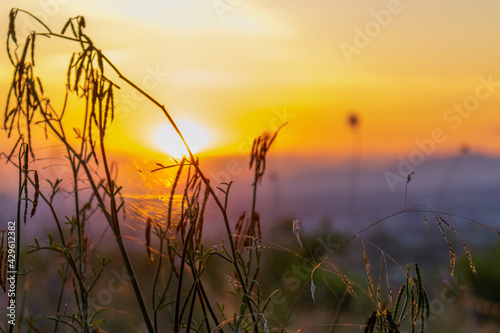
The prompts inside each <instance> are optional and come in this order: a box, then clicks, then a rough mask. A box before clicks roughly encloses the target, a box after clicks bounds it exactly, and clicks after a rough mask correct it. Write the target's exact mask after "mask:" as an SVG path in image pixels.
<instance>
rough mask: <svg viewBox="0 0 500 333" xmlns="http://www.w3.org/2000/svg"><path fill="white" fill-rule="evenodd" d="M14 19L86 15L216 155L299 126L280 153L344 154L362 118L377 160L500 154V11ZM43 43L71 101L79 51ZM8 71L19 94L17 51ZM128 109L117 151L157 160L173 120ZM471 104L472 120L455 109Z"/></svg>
mask: <svg viewBox="0 0 500 333" xmlns="http://www.w3.org/2000/svg"><path fill="white" fill-rule="evenodd" d="M12 6H16V7H19V8H23V9H26V10H28V11H31V12H33V13H34V14H38V15H39V16H40V17H41V18H43V19H44V20H45V21H46V22H47V24H48V25H50V26H51V27H53V28H54V30H56V31H57V30H60V27H62V25H63V24H64V22H65V21H66V20H67V18H68V17H70V16H76V15H80V14H81V15H84V16H85V17H86V19H87V26H88V28H87V33H88V34H89V36H91V38H93V40H94V42H95V44H96V45H97V46H98V47H100V48H101V49H102V50H103V51H104V52H105V53H106V54H108V55H109V58H110V59H112V60H113V61H115V62H116V64H117V65H118V67H120V68H121V69H122V72H123V73H124V74H126V75H127V76H128V77H129V78H130V79H132V80H133V81H135V82H137V83H138V84H139V85H140V86H142V87H144V88H146V89H147V90H148V91H149V92H150V93H151V94H152V95H153V96H155V97H156V98H158V99H159V100H160V101H161V102H162V103H163V104H165V106H166V107H167V109H168V110H169V112H170V113H171V114H172V116H173V117H174V118H176V119H181V118H182V119H190V120H192V121H195V122H197V123H199V124H202V125H203V126H205V127H206V129H207V131H208V132H209V133H210V137H211V138H212V141H211V143H210V145H209V146H208V147H206V150H207V151H208V152H218V153H221V152H224V153H239V150H244V149H245V148H247V149H249V147H248V146H249V144H248V142H249V140H250V138H252V137H254V136H256V135H258V134H260V133H261V132H262V131H264V130H274V129H276V128H277V127H278V126H279V125H280V124H281V122H283V121H289V125H288V126H287V127H286V128H285V129H284V130H283V132H282V133H281V135H280V138H279V140H278V142H277V143H276V148H275V149H276V150H277V152H282V153H299V154H312V155H315V154H325V153H326V154H344V153H346V152H349V151H350V148H351V133H350V131H349V128H348V126H347V122H346V117H347V114H348V113H349V111H350V110H356V111H357V112H358V114H359V115H360V117H361V127H360V130H359V133H358V135H359V136H360V137H361V141H362V146H363V152H364V154H366V155H397V154H406V153H407V152H409V151H411V150H412V149H415V145H416V143H415V140H419V141H422V140H424V141H425V140H427V139H432V132H433V130H435V129H436V128H441V129H443V131H444V134H443V135H444V136H445V137H446V139H445V140H443V142H439V143H437V144H436V147H437V148H436V149H437V150H436V151H438V152H440V153H448V152H450V151H455V150H457V148H458V146H459V145H460V144H461V143H462V142H467V143H468V144H469V145H470V146H471V147H472V149H473V150H475V151H481V152H486V153H490V154H496V153H498V149H497V148H496V147H497V144H496V142H497V140H498V139H499V137H498V136H499V134H500V127H499V124H500V116H499V115H498V111H497V110H498V108H499V107H500V89H499V88H500V85H496V83H495V82H497V81H498V82H500V70H499V68H500V66H499V65H500V61H499V55H500V34H499V33H498V31H500V21H499V20H498V13H499V12H500V3H499V2H496V1H487V0H480V1H464V0H455V1H451V0H446V1H439V2H436V1H430V0H420V1H409V0H407V1H394V0H388V1H352V0H350V1H347V0H342V1H326V0H321V1H310V2H303V1H290V0H286V1H285V0H274V1H263V0H239V1H237V0H232V1H229V0H208V1H191V0H189V1H188V0H182V1H181V0H175V1H141V2H138V1H78V0H39V1H12V0H8V1H3V2H2V4H0V10H1V12H2V13H3V14H2V16H1V17H2V20H1V21H0V22H1V23H2V25H1V26H2V27H3V29H4V31H5V30H6V28H7V17H8V15H7V14H8V11H9V9H10V7H12ZM24 24H25V26H23V27H20V29H21V30H23V29H24V30H26V31H28V30H31V28H32V25H30V23H29V21H25V22H24ZM5 35H6V34H5V33H4V34H2V36H4V37H2V40H3V42H2V45H4V44H5V43H4V41H5V40H4V39H5ZM37 42H38V46H37V48H38V50H39V54H38V56H39V57H42V59H41V60H40V62H39V63H38V64H37V67H38V70H40V76H42V79H43V80H44V82H46V85H47V86H49V88H48V89H49V90H51V91H52V92H53V94H55V95H56V96H61V93H62V92H63V89H64V87H63V85H62V84H63V82H64V70H65V68H66V64H67V59H69V58H68V56H69V54H70V53H69V52H71V51H70V50H71V47H70V46H69V45H68V44H67V43H61V42H57V41H42V40H38V41H37ZM44 66H45V67H44ZM0 69H1V71H0V73H1V74H0V88H1V91H3V92H6V89H7V86H8V84H9V80H10V75H11V72H12V69H11V68H10V64H9V62H8V61H7V57H6V54H5V52H2V53H1V55H0ZM58 73H59V74H58ZM44 75H45V76H44ZM58 75H60V76H58ZM488 81H489V82H490V83H489V84H488V83H487V84H486V85H485V83H484V82H488ZM122 86H123V85H122ZM478 87H479V88H478ZM478 90H479V93H480V97H481V98H478V97H477V96H476V93H477V91H478ZM486 95H487V96H486ZM483 97H484V98H483ZM118 100H119V102H120V103H119V105H118V107H119V108H118V110H117V122H116V124H115V129H114V130H113V133H111V134H110V136H109V137H110V139H109V140H110V141H109V145H110V146H113V147H114V148H121V149H125V150H130V149H132V148H133V147H136V148H141V147H151V146H152V145H153V144H154V132H155V131H156V130H157V128H158V127H160V126H161V124H162V123H164V122H165V119H164V116H163V115H162V114H161V112H160V111H159V110H157V109H155V107H153V106H152V105H150V104H149V103H148V102H147V101H145V100H144V99H143V98H140V97H139V96H138V95H137V94H135V93H133V92H132V90H130V89H128V88H124V89H123V91H122V96H121V97H118ZM476 102H477V103H476ZM4 103H5V99H4V98H3V99H2V101H1V102H0V105H1V106H2V109H3V105H4ZM464 103H472V104H468V105H465V106H467V108H468V110H469V109H470V111H467V110H465V111H462V113H459V112H458V111H456V110H455V111H454V110H453V108H454V105H455V104H458V105H459V106H460V105H462V104H464ZM465 106H463V107H465ZM450 109H451V110H450ZM449 110H450V111H449ZM3 137H4V136H2V138H3ZM3 146H4V145H2V147H3Z"/></svg>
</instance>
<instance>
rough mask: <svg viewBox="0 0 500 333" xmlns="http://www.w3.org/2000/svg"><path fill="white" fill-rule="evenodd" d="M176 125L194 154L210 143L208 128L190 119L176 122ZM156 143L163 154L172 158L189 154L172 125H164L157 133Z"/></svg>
mask: <svg viewBox="0 0 500 333" xmlns="http://www.w3.org/2000/svg"><path fill="white" fill-rule="evenodd" d="M176 124H177V126H178V127H179V129H180V130H181V133H182V134H183V135H184V139H185V140H186V142H187V143H188V145H189V148H190V149H191V152H192V153H197V152H199V151H200V150H201V149H203V148H205V147H206V146H207V145H208V143H209V142H210V139H211V138H210V134H209V132H208V130H207V129H206V128H204V127H203V126H201V125H199V124H197V123H195V122H193V121H192V120H189V119H179V120H176ZM154 142H155V145H156V147H158V148H159V149H160V150H162V151H163V152H165V153H167V154H168V155H170V156H172V157H182V156H183V155H187V154H188V152H187V150H186V147H185V146H184V143H183V142H182V140H181V139H180V138H179V136H178V135H177V133H176V132H175V130H174V129H173V128H172V125H170V124H169V123H166V124H163V125H161V126H160V127H158V129H157V130H156V132H155V136H154Z"/></svg>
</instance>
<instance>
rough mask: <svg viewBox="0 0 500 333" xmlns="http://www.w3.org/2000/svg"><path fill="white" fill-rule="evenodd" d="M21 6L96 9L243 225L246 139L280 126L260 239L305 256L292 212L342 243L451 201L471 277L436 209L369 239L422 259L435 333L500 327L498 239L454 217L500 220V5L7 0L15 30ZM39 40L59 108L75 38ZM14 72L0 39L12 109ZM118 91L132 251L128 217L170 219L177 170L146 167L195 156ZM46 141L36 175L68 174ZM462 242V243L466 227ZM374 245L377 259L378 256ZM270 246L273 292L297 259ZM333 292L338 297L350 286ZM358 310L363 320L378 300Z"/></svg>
mask: <svg viewBox="0 0 500 333" xmlns="http://www.w3.org/2000/svg"><path fill="white" fill-rule="evenodd" d="M13 6H15V7H18V8H21V9H25V10H27V11H29V12H31V13H33V14H34V15H36V16H38V17H39V18H40V19H41V20H43V21H44V22H45V23H46V24H47V25H48V26H50V27H51V28H53V30H54V31H58V30H60V29H61V28H62V26H63V25H64V23H65V22H66V20H67V19H68V18H69V17H74V16H76V15H83V16H85V19H86V23H87V27H86V33H87V34H88V35H89V36H90V37H91V38H92V39H93V41H94V43H95V44H96V45H97V47H99V48H101V49H102V50H103V52H104V53H105V54H106V55H107V56H108V58H109V59H110V60H111V61H113V62H114V63H115V64H116V65H117V66H118V67H119V68H120V70H121V71H122V73H123V74H124V75H125V76H127V77H128V78H129V79H131V80H132V81H134V82H136V83H137V84H138V85H139V86H140V87H142V88H144V89H145V90H146V91H148V92H149V93H150V94H151V95H152V96H154V97H155V98H157V99H158V100H160V101H161V102H162V103H163V104H164V105H165V106H166V108H167V110H168V111H169V112H170V114H171V115H172V117H173V118H174V119H175V120H176V121H177V122H178V124H179V127H180V129H181V131H183V133H184V134H185V136H186V139H187V141H188V143H189V144H190V145H191V147H192V148H193V150H194V151H195V153H197V155H199V156H200V160H201V165H202V168H203V169H204V170H205V171H206V174H207V176H208V177H209V178H210V179H211V181H212V182H215V183H221V182H228V181H230V180H233V181H234V187H233V189H232V197H231V204H232V205H231V210H230V214H231V215H230V217H231V219H232V221H234V222H236V220H237V218H238V216H239V215H240V214H241V212H242V211H243V210H249V209H250V204H251V186H250V185H251V182H252V174H251V172H250V171H249V168H248V161H249V155H250V150H251V147H252V141H253V139H254V138H255V137H257V136H259V135H261V134H263V133H267V134H271V133H274V132H275V131H276V130H277V129H278V128H280V126H281V125H283V124H285V123H287V124H286V125H285V126H284V127H283V128H282V129H281V130H280V132H279V134H278V137H277V139H276V141H275V142H274V143H273V146H272V148H271V151H270V153H269V157H268V164H267V170H266V175H265V178H264V180H263V181H262V184H261V188H260V190H259V191H260V192H259V200H258V201H257V210H258V211H259V212H260V214H261V220H262V223H263V229H264V234H263V238H264V239H268V240H271V239H272V240H273V242H277V243H280V244H283V245H284V246H290V247H295V251H299V248H297V243H296V239H295V236H294V235H293V233H292V224H291V223H292V221H293V220H295V219H297V220H299V221H300V222H301V224H302V227H303V228H304V235H307V237H308V239H309V242H311V244H315V245H312V246H313V248H318V247H319V248H323V249H325V251H327V252H328V248H329V247H330V246H333V247H335V245H332V244H338V243H339V242H342V241H343V240H344V239H346V238H348V237H350V236H351V235H353V234H355V233H357V232H359V231H360V230H362V229H363V228H365V227H367V226H369V225H370V224H372V223H374V222H376V221H378V220H379V219H382V218H384V217H386V216H389V215H391V214H393V213H397V212H399V211H401V210H404V209H406V208H410V207H411V208H412V209H415V210H418V209H427V210H434V211H438V212H446V213H453V214H456V216H457V217H456V218H454V221H453V223H454V224H453V225H454V226H455V227H456V228H457V230H459V231H460V232H461V234H463V235H464V238H465V241H466V242H467V245H468V246H469V247H470V248H471V251H472V253H473V257H475V258H477V261H476V265H477V268H478V271H479V277H478V278H477V279H475V278H472V277H471V274H470V272H469V270H468V268H467V267H468V264H467V260H466V259H464V258H462V257H463V251H460V252H459V251H458V250H457V256H459V258H458V259H457V261H458V262H459V264H458V266H459V267H460V269H458V271H459V272H457V276H456V277H455V279H452V277H451V276H450V273H449V267H448V266H449V263H448V262H449V258H448V256H449V253H448V245H447V244H446V243H445V242H444V241H443V237H442V236H441V234H440V232H439V229H438V228H437V227H436V225H435V223H434V219H435V217H434V215H433V214H427V216H426V218H427V219H428V222H429V225H430V226H426V223H425V222H424V221H423V217H422V213H421V212H413V213H406V214H400V215H397V216H395V217H394V218H390V219H388V220H387V221H384V222H383V223H380V224H377V225H376V226H374V227H373V228H370V229H369V230H368V231H366V232H365V233H363V234H361V236H363V237H365V239H367V240H369V241H370V242H371V243H373V244H376V245H377V246H379V247H381V248H383V250H384V251H386V252H387V253H388V254H390V255H391V256H394V258H395V259H397V261H398V262H401V264H402V265H404V264H406V263H412V262H415V261H417V262H419V264H420V267H421V269H422V271H423V272H425V275H426V277H427V283H428V285H427V286H426V288H428V289H429V293H430V294H432V296H431V297H430V298H431V300H433V301H434V303H433V304H434V305H433V306H434V310H433V313H432V314H433V316H434V317H433V318H434V319H433V321H432V322H431V323H430V325H434V324H436V323H439V325H438V326H437V327H439V328H434V329H432V326H431V328H430V331H436V332H437V331H447V330H452V329H453V330H454V331H457V332H458V331H461V332H470V331H475V332H482V331H484V332H493V331H495V329H496V328H497V327H498V325H499V323H500V321H499V320H500V305H499V304H500V292H499V291H498V285H499V283H500V269H499V268H498V267H497V265H496V264H495V265H492V263H498V260H499V259H500V258H499V251H500V247H499V245H498V234H495V233H494V232H491V231H488V230H486V229H485V228H483V227H481V226H479V225H478V224H477V223H474V222H471V221H470V220H467V219H463V218H460V217H458V216H463V217H466V218H468V219H471V220H474V221H478V222H480V223H483V224H486V225H490V226H493V227H494V228H496V229H497V230H498V229H499V228H500V221H499V218H500V205H499V204H498V199H499V198H500V170H499V166H500V150H499V149H498V142H499V140H500V116H499V114H498V109H499V107H500V66H499V63H498V57H499V55H500V34H498V33H497V31H500V21H499V20H498V12H499V11H500V3H496V2H492V1H487V0H479V1H466V0H458V1H457V0H455V1H451V0H444V1H439V2H437V3H436V2H434V1H430V0H422V1H392V0H387V1H378V0H377V1H369V2H367V1H363V2H360V1H358V2H353V1H346V0H345V1H344V0H342V1H335V2H332V1H326V0H321V1H314V2H308V3H304V2H302V1H300V2H299V1H283V0H277V1H272V3H269V2H265V1H262V0H240V1H228V0H209V1H204V2H199V1H192V0H187V1H179V0H173V1H171V0H169V1H149V2H133V1H106V2H103V1H92V0H91V1H85V2H84V3H82V2H77V1H74V0H40V1H25V0H20V1H10V0H9V1H3V2H2V3H1V4H0V12H1V13H2V15H1V17H2V19H1V20H0V23H1V26H2V28H3V30H4V31H5V32H6V31H7V27H8V12H9V10H10V8H11V7H13ZM18 23H19V26H18V27H17V32H18V34H19V35H20V36H23V35H24V36H26V34H28V33H29V32H30V31H32V30H40V29H43V28H42V27H41V26H40V25H39V24H37V23H34V22H33V20H30V19H28V18H27V17H20V18H19V20H18ZM5 36H6V34H4V35H3V37H2V40H3V41H4V42H5ZM20 39H21V40H22V38H20ZM3 45H4V44H3ZM36 48H37V53H38V54H37V63H36V67H35V69H36V70H37V75H38V76H40V77H41V78H42V80H43V82H44V88H45V90H46V91H47V93H46V94H47V95H49V96H52V97H51V99H52V102H53V103H54V105H56V106H57V105H59V106H62V103H63V100H62V97H63V96H64V92H65V87H64V82H65V75H66V68H67V64H68V61H69V57H70V54H71V52H74V51H76V50H77V49H76V47H75V45H71V43H68V42H65V41H61V40H52V39H51V40H49V39H44V38H41V37H40V38H38V39H37V45H36ZM12 73H13V67H12V66H11V64H10V61H9V60H8V57H7V54H6V52H1V53H0V92H2V93H3V94H4V96H3V97H2V98H1V99H0V107H1V108H2V110H3V109H4V107H5V101H6V94H7V91H8V88H9V85H10V83H11V76H12ZM117 82H118V81H117ZM118 84H119V83H118ZM121 87H122V89H121V91H120V94H119V95H117V96H116V100H117V104H116V107H117V109H116V115H115V121H114V123H113V125H112V126H111V127H110V129H109V132H108V133H109V134H107V144H108V148H109V149H110V150H111V152H112V155H113V160H114V161H115V162H116V164H117V165H118V170H119V171H118V172H119V178H118V179H119V180H120V181H121V183H122V185H124V197H125V199H126V202H127V204H126V205H127V206H126V207H127V210H128V214H129V216H128V219H127V221H126V222H125V223H126V224H127V225H128V226H129V227H130V228H128V229H127V232H128V233H129V235H130V238H131V241H130V246H131V247H132V248H134V246H137V247H138V249H140V251H142V248H141V247H139V245H137V243H138V242H139V243H140V241H139V239H140V238H141V237H142V231H141V233H140V235H137V234H136V232H135V230H136V229H137V228H143V227H144V221H145V220H146V219H147V217H148V216H154V217H156V218H159V219H160V218H162V216H164V215H163V214H165V213H164V212H165V211H164V209H162V204H165V202H166V200H167V197H166V196H167V195H168V193H169V192H170V190H169V189H170V188H169V186H170V185H171V184H172V174H170V173H169V172H164V173H154V174H152V173H151V170H153V169H155V168H156V163H162V164H168V163H169V161H171V157H174V158H179V157H180V156H182V154H185V151H183V149H182V145H181V144H180V143H179V142H178V141H176V138H175V135H174V134H173V132H172V131H171V129H170V127H169V126H168V123H167V120H166V119H165V117H164V116H163V114H162V113H161V112H160V111H159V110H158V109H157V108H156V107H155V106H153V105H152V104H151V103H149V101H147V100H146V99H145V98H144V97H142V96H140V95H138V94H137V93H136V92H134V91H132V89H130V88H128V87H126V86H125V84H123V85H121ZM73 102H74V103H75V105H77V101H76V99H75V100H74V101H73ZM78 108H79V107H78V106H75V111H74V113H75V116H74V117H75V123H76V122H77V116H76V114H77V111H78ZM70 121H71V120H70ZM0 135H1V141H0V151H2V152H6V153H7V154H8V153H9V152H10V149H12V147H13V145H14V143H15V139H12V138H10V139H9V138H7V135H6V133H5V131H2V133H1V134H0ZM35 144H36V149H37V152H38V153H39V154H40V155H39V156H43V157H44V158H45V159H43V158H40V160H39V161H36V162H35V163H38V165H39V166H40V167H42V177H45V178H50V177H53V178H54V177H58V178H64V177H65V175H66V176H68V174H66V172H68V171H69V170H68V169H67V168H66V166H65V165H64V163H63V160H64V158H63V157H64V153H63V150H62V147H61V146H59V145H58V144H56V143H55V142H54V141H53V140H52V139H51V138H50V137H49V138H48V139H47V140H40V141H37V142H36V143H35ZM47 161H48V162H47ZM59 162H60V163H59ZM49 165H50V168H49V167H48V166H49ZM1 168H2V169H1V173H0V183H1V184H2V186H1V188H0V208H1V209H0V220H1V221H2V222H1V223H2V224H1V225H2V226H3V225H4V224H6V222H7V221H8V220H13V219H14V218H15V216H16V215H15V214H16V211H15V207H16V205H15V202H16V196H17V188H18V184H17V180H16V179H17V178H16V175H17V171H16V170H15V169H14V168H12V167H11V166H10V165H7V164H2V166H1ZM410 172H414V174H412V176H411V182H409V183H408V174H409V173H410ZM209 208H210V207H209ZM213 208H214V207H212V209H209V210H208V211H207V215H208V216H209V217H210V219H207V220H210V221H214V223H213V224H211V225H210V226H209V227H208V228H207V231H206V233H205V236H206V237H207V242H209V243H214V244H217V242H220V239H221V238H223V237H224V234H223V231H222V224H220V223H217V221H219V220H220V216H218V215H217V212H216V211H215V209H213ZM42 212H43V208H42ZM40 216H43V213H41V215H40ZM38 219H39V221H41V222H37V224H33V225H35V226H36V227H35V226H32V227H30V228H31V229H29V231H27V233H28V235H32V236H37V235H39V234H43V232H42V231H45V230H50V229H51V228H52V226H51V224H50V223H49V222H50V221H48V222H47V223H44V221H43V217H38ZM103 229H104V227H102V228H101V229H100V228H99V227H97V228H96V230H94V232H95V233H96V235H98V234H99V232H103ZM107 232H108V235H110V234H109V230H108V231H107ZM38 237H40V236H38ZM96 237H97V236H96ZM134 240H136V241H134ZM27 242H28V241H27ZM134 244H135V245H134ZM322 244H323V245H322ZM324 244H327V245H324ZM456 245H457V249H460V247H461V240H460V239H458V241H457V243H456ZM360 246H361V243H360V242H357V243H356V242H354V243H353V246H352V248H350V249H346V250H344V252H345V253H344V256H343V258H340V259H339V261H340V262H341V263H343V264H344V266H343V267H342V268H343V269H345V270H346V271H347V272H350V273H351V274H352V275H354V276H361V278H360V279H361V280H362V277H363V274H364V264H363V256H362V248H360ZM371 250H373V252H372V254H373V256H374V258H377V256H379V255H380V253H378V254H377V250H376V249H375V248H372V249H371ZM140 251H139V250H138V252H140ZM271 252H272V251H271ZM142 255H144V253H142V252H140V254H137V256H138V258H141V256H142ZM277 256H278V254H276V258H278V257H277ZM269 258H270V259H269V265H270V267H280V268H279V270H278V271H276V270H275V271H274V272H272V269H271V268H269V270H270V271H269V272H268V273H266V274H268V275H269V281H268V284H269V288H273V286H274V288H284V289H285V290H286V288H287V283H289V282H290V281H289V280H290V279H289V278H288V277H287V271H288V270H287V267H288V268H289V267H294V266H293V264H291V263H288V262H287V261H285V260H281V259H276V258H275V257H274V252H272V254H271V255H269ZM273 258H274V259H275V260H274V261H273ZM33 260H36V259H33ZM139 260H140V259H139ZM354 261H356V262H357V263H359V264H360V265H358V264H352V263H353V262H354ZM276 262H280V263H281V264H282V266H276ZM287 265H288V266H287ZM339 265H340V263H339ZM374 265H375V264H374ZM340 266H342V265H340ZM375 266H376V265H375ZM118 267H119V266H118ZM117 269H119V268H117ZM264 271H265V270H264ZM271 273H273V274H274V275H273V274H271ZM293 274H295V275H297V274H298V273H297V274H296V273H293ZM42 275H43V274H42ZM299 275H300V274H299ZM365 278H366V277H365ZM399 278H401V276H400V277H399ZM397 279H398V278H395V280H396V281H398V280H397ZM395 285H398V283H395ZM288 287H289V288H291V289H293V288H292V287H291V286H290V285H288ZM336 288H338V290H339V291H338V293H339V295H342V292H341V291H340V290H341V289H342V286H341V285H340V286H337V287H336ZM443 295H444V296H443ZM117 297H118V296H117ZM287 301H289V302H290V301H291V299H288V300H287ZM324 301H325V302H326V304H327V305H326V306H323V307H319V309H316V310H315V311H316V312H315V313H320V312H323V311H324V312H325V313H321V314H322V315H324V316H326V317H328V316H329V315H331V313H333V312H334V310H331V311H330V310H327V309H330V307H329V306H330V305H331V308H332V309H335V306H336V305H335V304H337V303H335V301H333V300H331V299H326V300H324ZM337 301H338V300H337ZM304 302H310V299H309V300H308V301H304ZM328 302H332V303H331V304H330V305H328V304H329V303H328ZM350 304H351V303H349V302H346V303H345V308H344V309H343V312H342V313H345V315H343V316H345V318H344V317H342V318H341V320H340V322H350V323H356V324H360V323H359V317H356V316H355V315H354V314H353V313H355V312H356V311H355V307H354V306H353V308H350V307H349V306H350ZM354 304H355V303H354ZM111 308H112V306H111ZM285 308H286V307H285ZM306 309H307V306H304V309H302V308H300V311H298V313H300V314H301V315H298V316H297V318H296V320H295V321H294V323H295V324H296V325H297V329H299V328H300V326H299V324H297V323H303V322H304V320H306V319H311V318H312V319H311V322H312V323H314V324H318V323H319V320H320V319H317V320H316V319H314V318H315V317H314V316H312V317H311V315H310V314H306V312H305V311H306ZM363 309H364V308H363ZM328 311H330V312H328ZM313 312H314V311H313ZM307 313H308V312H307ZM364 314H366V315H365V316H364V317H363V316H362V317H361V318H365V317H367V316H368V314H369V312H366V311H365V312H364ZM318 316H319V315H318ZM302 317H304V318H302ZM321 318H323V317H321ZM444 323H446V325H449V326H442V325H445V324H444ZM361 324H362V323H361ZM304 325H305V324H304ZM305 329H306V330H307V328H305ZM316 329H317V327H316ZM341 329H342V327H341ZM343 329H345V330H346V332H347V331H356V329H359V327H358V328H349V327H344V328H343Z"/></svg>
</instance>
